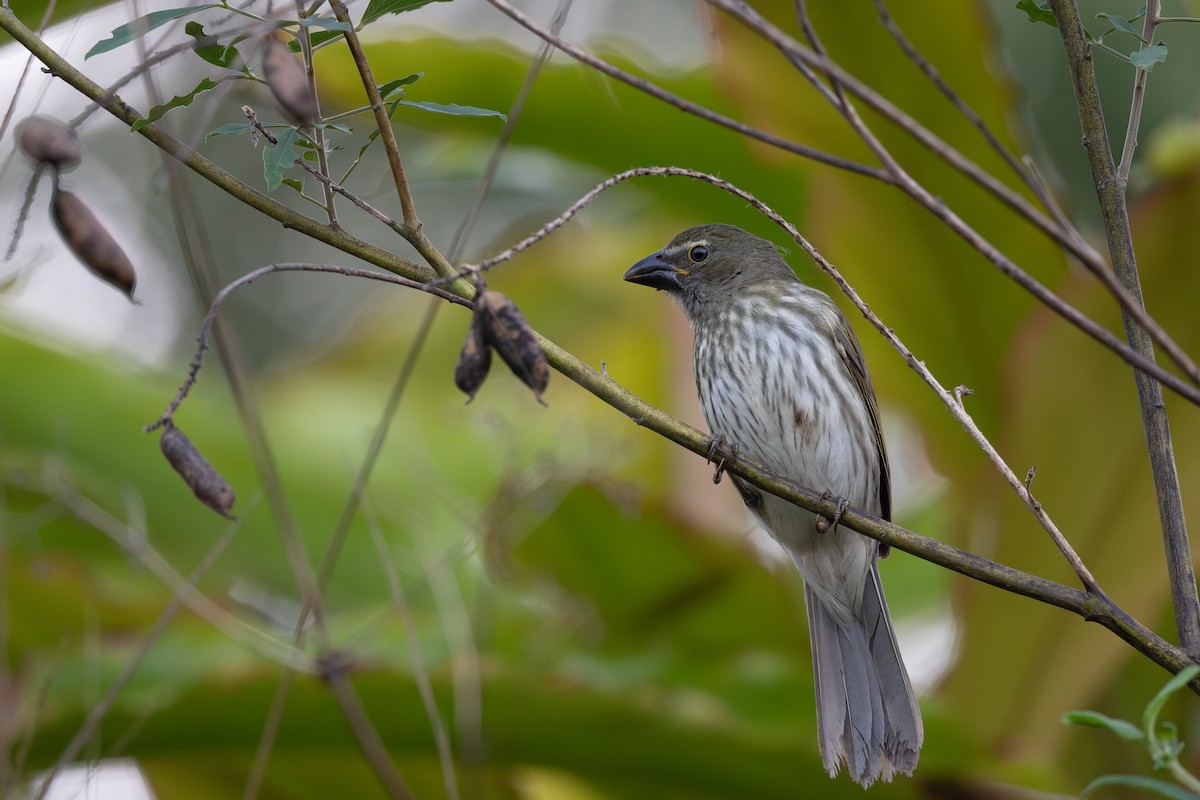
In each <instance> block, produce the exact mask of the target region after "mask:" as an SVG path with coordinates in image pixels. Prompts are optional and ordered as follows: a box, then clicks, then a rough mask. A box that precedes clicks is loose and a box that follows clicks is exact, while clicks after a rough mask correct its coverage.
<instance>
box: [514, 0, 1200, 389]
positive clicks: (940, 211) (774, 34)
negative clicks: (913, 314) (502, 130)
mask: <svg viewBox="0 0 1200 800" xmlns="http://www.w3.org/2000/svg"><path fill="white" fill-rule="evenodd" d="M498 1H499V0H491V2H498ZM708 2H709V3H711V4H713V5H715V6H718V7H720V8H722V9H724V10H726V11H728V12H729V13H731V14H733V15H734V16H735V17H737V18H738V19H740V20H742V22H743V23H745V24H746V25H747V26H749V27H750V28H751V29H752V30H754V31H756V32H758V33H759V34H760V35H761V36H763V37H764V38H765V39H767V40H768V41H770V42H771V43H772V44H773V45H775V46H776V47H777V48H779V49H780V50H782V51H784V52H790V53H792V54H794V55H795V56H796V57H797V58H800V59H801V60H803V61H805V62H806V63H809V64H811V65H813V66H814V67H815V68H816V69H819V70H820V71H822V72H823V73H824V74H825V75H826V76H827V77H828V78H829V80H830V81H831V82H833V83H835V85H841V86H844V87H845V89H846V90H847V91H849V92H851V93H853V94H854V95H855V96H856V97H858V98H860V99H861V100H863V101H864V102H865V103H867V105H869V106H870V107H871V108H873V109H875V110H876V111H879V112H880V113H882V114H884V116H886V117H887V118H888V119H890V120H891V121H892V122H894V123H896V124H897V125H900V127H901V128H902V129H904V130H905V131H906V132H909V133H910V134H911V135H913V136H914V137H915V138H917V139H918V141H921V142H922V144H925V145H926V147H928V148H929V149H930V150H931V151H932V152H934V153H936V154H938V155H939V156H941V157H942V158H943V159H944V160H946V162H947V163H949V164H951V166H955V167H956V168H957V169H959V170H960V171H962V172H963V173H964V174H966V175H968V176H969V177H973V178H975V179H976V180H977V181H978V182H979V183H980V185H981V186H983V187H984V188H986V189H987V190H988V191H990V192H991V193H992V194H994V195H995V196H996V197H998V198H1000V199H1001V200H1003V201H1004V202H1005V203H1007V204H1008V205H1009V206H1010V207H1011V208H1013V210H1014V211H1016V212H1017V213H1019V214H1021V215H1022V216H1024V217H1025V218H1026V219H1028V220H1029V221H1030V222H1032V223H1033V224H1034V225H1036V226H1037V227H1038V228H1040V229H1041V230H1042V231H1043V232H1045V233H1046V234H1047V235H1049V236H1050V237H1051V238H1053V239H1054V240H1056V241H1058V242H1059V243H1060V244H1061V245H1062V246H1063V247H1064V248H1065V249H1066V250H1067V251H1068V252H1070V253H1071V254H1072V255H1074V256H1075V257H1076V258H1078V259H1079V260H1080V263H1082V264H1083V265H1084V266H1085V267H1087V268H1088V269H1089V271H1091V272H1092V274H1093V275H1095V276H1096V277H1097V278H1099V279H1100V281H1101V283H1103V284H1104V286H1105V288H1106V289H1108V291H1109V293H1110V294H1112V295H1113V297H1114V298H1115V299H1116V300H1117V301H1118V303H1120V305H1121V309H1122V313H1123V314H1124V313H1125V312H1128V313H1129V314H1131V315H1133V317H1134V318H1135V319H1137V320H1138V321H1139V322H1140V324H1141V325H1142V326H1143V327H1145V328H1146V330H1147V331H1149V332H1150V337H1151V339H1152V340H1153V341H1155V342H1157V343H1158V344H1159V345H1160V346H1161V347H1162V348H1163V350H1164V351H1165V352H1166V353H1167V354H1168V355H1169V356H1170V357H1171V358H1172V360H1173V361H1175V363H1176V364H1178V365H1179V367H1180V369H1182V370H1183V371H1184V372H1185V373H1186V374H1187V375H1188V377H1189V378H1190V379H1191V380H1192V382H1193V383H1195V384H1200V367H1198V366H1197V365H1196V363H1195V362H1194V361H1193V360H1192V358H1191V357H1190V356H1189V355H1188V354H1187V352H1186V351H1185V350H1184V349H1183V348H1182V347H1180V346H1179V344H1178V343H1177V342H1176V341H1175V340H1174V339H1172V338H1171V337H1170V336H1169V335H1168V334H1167V333H1166V331H1165V330H1163V329H1162V327H1161V326H1160V325H1158V323H1157V322H1155V321H1154V320H1153V318H1151V317H1150V315H1149V314H1148V313H1146V309H1145V307H1144V305H1143V304H1142V302H1141V300H1140V296H1138V297H1135V296H1134V294H1133V293H1132V292H1130V291H1129V289H1128V287H1126V286H1124V285H1123V284H1122V282H1121V281H1119V280H1118V279H1117V278H1116V277H1115V276H1114V275H1113V274H1112V273H1111V272H1110V271H1109V269H1108V268H1107V265H1105V264H1104V262H1103V259H1102V258H1101V257H1100V256H1099V254H1097V253H1096V252H1095V251H1094V250H1093V249H1092V248H1091V247H1090V246H1087V245H1086V244H1085V243H1084V242H1083V239H1082V237H1081V236H1079V234H1078V233H1074V234H1069V233H1067V232H1064V231H1061V230H1058V229H1057V227H1056V226H1055V225H1054V223H1053V222H1051V220H1050V219H1049V218H1047V217H1046V216H1045V215H1043V214H1042V213H1041V212H1039V211H1037V210H1036V209H1034V208H1033V207H1032V206H1030V205H1029V204H1028V203H1027V202H1026V201H1025V199H1024V198H1022V197H1020V196H1019V195H1016V194H1015V193H1013V192H1012V191H1011V190H1010V189H1008V188H1007V187H1005V186H1004V185H1003V184H1000V183H999V182H998V181H996V180H995V178H994V177H992V176H991V175H990V174H988V173H986V172H984V171H983V170H981V169H980V168H979V167H978V166H977V165H976V164H974V163H973V162H971V161H969V160H967V159H966V158H965V157H963V156H962V155H961V154H959V153H958V152H957V151H955V150H954V149H953V148H951V147H950V146H949V145H948V144H946V143H945V142H942V141H941V140H940V139H937V137H935V136H933V134H932V133H929V132H928V131H927V130H925V129H924V128H922V127H921V126H920V125H919V124H917V123H916V122H915V120H911V118H908V116H907V115H906V114H904V113H903V112H902V111H900V110H899V109H898V108H896V107H895V106H894V105H892V104H891V102H890V101H887V100H886V99H884V98H882V97H881V96H879V95H878V94H877V93H876V92H874V91H873V90H871V89H870V88H869V87H866V86H865V85H863V84H862V83H861V82H860V81H858V80H857V79H856V78H854V76H852V75H850V74H849V73H847V72H846V71H845V70H843V69H842V68H841V67H839V66H838V65H837V64H835V63H833V62H831V61H829V60H828V59H827V58H826V57H825V56H824V55H822V54H819V53H816V52H814V51H813V50H810V49H809V48H806V47H804V46H803V45H801V44H800V43H799V42H797V41H796V40H795V39H793V38H792V37H790V36H788V35H787V34H786V33H784V32H783V31H782V30H780V29H779V28H778V27H777V26H775V25H773V24H771V23H770V22H769V21H768V20H766V19H765V18H763V17H762V16H761V15H760V14H758V13H757V12H756V11H754V10H753V9H752V8H750V7H749V6H747V5H745V4H744V3H741V2H738V0H708ZM838 108H839V110H841V111H842V112H843V114H844V115H845V116H846V119H847V121H848V122H849V123H850V124H851V126H852V127H853V128H854V129H855V131H856V132H857V133H858V134H859V136H860V137H861V138H862V139H863V141H864V142H865V143H866V144H867V146H868V147H870V148H871V150H872V152H874V153H875V155H876V157H877V158H879V159H880V160H881V161H882V163H883V164H884V167H885V170H886V171H887V172H888V174H889V175H890V177H891V178H892V180H891V183H892V185H894V186H896V187H897V188H898V189H900V190H901V191H903V192H904V193H905V194H907V195H908V196H910V197H912V198H913V199H914V200H916V201H917V202H918V203H920V204H921V206H922V207H924V208H925V209H927V210H928V211H930V212H931V213H932V214H933V215H934V216H935V217H937V218H938V219H940V220H941V221H942V222H943V223H944V224H945V225H946V226H947V227H948V228H950V230H952V231H954V232H955V233H957V234H958V235H959V236H960V237H962V238H963V239H964V240H965V241H966V242H967V243H968V244H969V245H971V246H972V247H973V248H975V249H976V250H978V251H979V252H980V253H981V254H982V255H983V256H984V257H985V258H986V259H987V260H988V261H991V262H992V264H994V265H995V266H996V267H997V269H999V270H1000V272H1001V274H1003V275H1005V276H1006V277H1008V278H1010V279H1012V280H1013V281H1015V282H1016V283H1017V284H1018V285H1020V286H1021V288H1023V289H1025V290H1026V291H1027V292H1029V293H1030V294H1032V295H1033V296H1034V297H1035V298H1037V300H1038V301H1039V302H1041V303H1043V304H1044V305H1046V306H1048V307H1049V308H1050V309H1051V310H1053V311H1054V312H1055V313H1057V314H1059V315H1060V316H1062V317H1063V318H1064V319H1066V320H1067V321H1068V322H1070V323H1071V324H1073V325H1075V326H1076V327H1078V328H1080V330H1082V331H1083V332H1084V333H1087V334H1088V335H1089V336H1091V337H1092V338H1094V339H1097V340H1098V341H1100V342H1101V344H1104V345H1105V346H1106V347H1108V348H1109V349H1113V350H1116V348H1118V347H1124V343H1122V342H1121V341H1120V340H1119V339H1118V338H1117V337H1115V336H1113V335H1112V333H1111V332H1109V331H1108V330H1107V329H1106V328H1104V327H1102V326H1100V325H1098V324H1096V323H1095V322H1094V321H1091V320H1089V319H1088V318H1087V317H1085V316H1084V315H1082V314H1080V313H1079V312H1078V311H1076V310H1075V309H1073V308H1071V307H1070V306H1068V305H1067V304H1066V303H1063V302H1062V301H1061V300H1060V299H1058V298H1057V297H1056V296H1055V295H1054V293H1053V292H1051V291H1050V290H1049V289H1048V288H1046V287H1045V286H1043V285H1042V284H1041V283H1040V282H1038V281H1037V280H1035V279H1034V278H1033V277H1032V276H1031V275H1029V274H1028V273H1027V272H1025V271H1024V270H1022V269H1021V268H1020V267H1019V266H1017V264H1016V263H1014V262H1013V261H1012V260H1011V259H1009V258H1008V257H1007V256H1006V255H1004V254H1003V253H1002V252H1001V251H1000V250H999V249H998V248H997V247H996V246H995V245H993V244H992V243H991V242H989V241H988V240H987V239H985V238H984V237H983V236H982V235H981V234H979V232H978V231H976V230H975V229H974V228H972V227H971V226H970V225H968V224H967V223H966V222H965V221H964V220H963V219H962V218H961V217H960V216H959V215H958V214H956V213H955V212H954V211H952V210H951V209H950V208H949V207H948V206H946V204H945V203H944V202H943V201H941V200H940V199H939V198H937V197H935V196H934V195H933V194H932V193H931V192H930V191H929V190H928V189H926V188H925V187H924V186H922V185H921V184H920V183H919V182H918V181H916V180H915V179H913V178H912V176H910V175H909V174H908V173H907V172H906V171H905V170H904V169H903V168H902V167H901V166H900V164H899V162H897V161H896V159H895V158H893V157H892V156H891V154H890V153H889V152H888V151H887V149H886V148H885V147H884V146H883V144H882V143H881V142H880V141H879V139H878V137H876V136H875V135H874V134H873V133H872V132H871V131H870V129H869V128H868V127H867V126H866V124H865V123H864V122H863V121H862V119H861V118H860V117H859V116H858V114H857V112H856V111H855V110H854V108H853V106H852V105H850V104H849V103H842V104H840V105H839V106H838ZM902 120H904V121H903V123H902ZM1123 353H1124V354H1123V355H1122V357H1123V358H1125V359H1126V360H1129V358H1130V356H1131V355H1132V356H1134V357H1137V358H1138V359H1139V360H1140V361H1141V362H1145V363H1144V364H1139V366H1141V367H1142V368H1143V369H1148V370H1149V371H1151V372H1152V373H1153V372H1154V368H1155V367H1157V365H1156V364H1152V363H1151V362H1150V361H1149V360H1147V359H1144V358H1141V356H1140V355H1139V354H1137V353H1135V352H1134V351H1133V350H1131V349H1129V348H1125V349H1124V351H1123ZM1155 375H1156V377H1158V375H1157V373H1155ZM1160 380H1161V377H1160Z"/></svg>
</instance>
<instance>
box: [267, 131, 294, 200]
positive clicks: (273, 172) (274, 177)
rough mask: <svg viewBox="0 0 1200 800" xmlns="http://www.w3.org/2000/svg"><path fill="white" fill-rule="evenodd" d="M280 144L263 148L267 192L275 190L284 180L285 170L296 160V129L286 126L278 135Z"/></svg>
mask: <svg viewBox="0 0 1200 800" xmlns="http://www.w3.org/2000/svg"><path fill="white" fill-rule="evenodd" d="M276 140H277V141H278V144H276V145H275V146H274V147H266V148H263V177H264V178H266V180H267V192H273V191H275V190H276V189H278V188H279V184H280V183H282V182H283V173H284V171H285V170H286V169H287V168H288V167H290V166H292V164H294V163H295V162H296V157H297V153H296V150H295V147H294V146H295V144H296V129H295V128H285V129H284V130H283V131H282V132H281V133H280V134H279V136H277V137H276Z"/></svg>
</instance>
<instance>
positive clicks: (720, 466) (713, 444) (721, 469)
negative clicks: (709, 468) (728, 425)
mask: <svg viewBox="0 0 1200 800" xmlns="http://www.w3.org/2000/svg"><path fill="white" fill-rule="evenodd" d="M724 444H725V435H724V434H721V433H718V434H717V435H716V436H714V437H712V439H711V440H710V441H709V443H708V458H706V459H705V462H706V463H709V464H711V463H712V462H714V461H717V450H719V449H720V448H721V447H722V446H723V445H724ZM730 450H731V452H732V456H733V457H734V458H737V451H738V446H737V445H736V444H734V445H731V446H730ZM724 474H725V457H724V456H721V459H720V461H717V468H716V469H715V470H713V483H720V482H721V476H722V475H724Z"/></svg>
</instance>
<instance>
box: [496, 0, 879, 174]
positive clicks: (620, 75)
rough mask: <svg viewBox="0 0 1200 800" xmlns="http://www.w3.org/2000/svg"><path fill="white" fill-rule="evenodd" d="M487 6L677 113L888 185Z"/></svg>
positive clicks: (506, 9)
mask: <svg viewBox="0 0 1200 800" xmlns="http://www.w3.org/2000/svg"><path fill="white" fill-rule="evenodd" d="M488 2H490V3H491V4H492V5H493V6H495V7H496V8H497V9H498V10H500V11H501V12H502V13H504V14H506V15H507V16H508V17H509V18H511V19H512V20H513V21H515V22H516V23H517V24H518V25H520V26H521V27H523V28H525V29H526V30H528V31H530V32H531V33H533V34H534V35H536V36H538V37H539V38H541V39H542V40H544V41H547V42H550V43H551V44H553V45H554V46H555V47H557V48H558V49H559V50H561V51H563V52H564V53H566V54H567V55H569V56H570V57H571V58H573V59H575V60H576V61H579V62H581V63H584V64H587V65H588V66H589V67H592V68H593V69H595V70H597V71H598V72H602V73H604V74H605V75H608V76H609V77H610V78H616V79H617V80H619V81H621V82H622V83H626V84H628V85H630V86H632V87H633V88H635V89H638V90H639V91H642V92H645V93H646V94H648V95H650V96H651V97H654V98H657V99H659V100H661V101H663V102H664V103H667V104H669V105H672V106H674V107H676V108H678V109H679V110H680V111H685V112H687V113H688V114H693V115H695V116H697V117H699V118H700V119H703V120H705V121H707V122H712V123H714V124H716V125H720V126H721V127H723V128H729V129H730V130H732V131H737V132H738V133H740V134H742V135H743V136H747V137H749V138H751V139H756V140H758V141H760V142H764V143H766V144H769V145H771V146H772V147H778V148H779V149H780V150H786V151H788V152H791V153H796V154H797V155H801V156H804V157H805V158H808V159H811V160H812V161H817V162H819V163H821V164H828V165H829V166H831V167H835V168H837V169H842V170H846V171H847V172H853V173H856V174H859V175H866V176H868V177H871V178H875V179H876V180H880V181H883V182H884V183H890V182H891V181H890V179H889V178H888V176H887V175H886V174H885V173H884V172H883V171H882V170H880V169H879V168H878V167H871V166H867V165H865V164H859V163H857V162H855V161H850V160H848V159H844V158H839V157H837V156H833V155H830V154H829V153H825V152H822V151H820V150H817V149H815V148H812V147H806V146H805V145H802V144H799V143H797V142H791V141H788V140H787V139H783V138H781V137H779V136H775V135H773V134H770V133H766V132H764V131H760V130H758V129H757V128H752V127H750V126H749V125H746V124H745V123H742V122H739V121H737V120H735V119H732V118H731V117H726V116H724V115H723V114H718V113H716V112H715V111H712V110H710V109H707V108H705V107H704V106H701V105H699V104H698V103H693V102H692V101H690V100H687V99H685V98H683V97H680V96H679V95H676V94H672V93H671V92H668V91H667V90H665V89H663V88H661V87H659V86H657V85H655V84H653V83H651V82H650V81H647V80H644V79H643V78H639V77H637V76H636V75H631V74H630V73H628V72H625V71H624V70H622V69H620V68H619V67H615V66H613V65H612V64H609V63H608V62H607V61H604V60H603V59H600V58H597V57H596V56H594V55H592V54H591V53H588V52H587V51H586V50H583V49H581V48H579V47H576V46H575V45H573V44H571V43H570V42H568V41H566V40H565V39H563V38H562V37H561V36H559V35H558V34H556V33H554V32H552V31H551V30H549V29H548V28H546V27H545V26H543V25H539V24H538V23H537V22H536V21H535V20H533V19H532V18H530V17H528V16H526V15H525V14H522V13H521V12H520V11H518V10H517V9H516V8H514V7H513V6H512V5H511V4H509V3H508V2H506V0H488Z"/></svg>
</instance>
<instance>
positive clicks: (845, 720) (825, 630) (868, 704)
mask: <svg viewBox="0 0 1200 800" xmlns="http://www.w3.org/2000/svg"><path fill="white" fill-rule="evenodd" d="M805 600H806V603H807V606H808V627H809V639H810V641H811V642H812V657H813V675H814V678H815V681H816V687H817V734H818V740H819V742H820V746H821V760H822V761H823V762H824V763H825V770H826V771H827V772H828V773H829V774H830V775H831V776H832V775H836V774H837V772H838V769H839V767H840V764H841V763H842V762H845V764H846V769H847V771H848V772H849V773H850V777H851V778H853V779H854V780H856V781H858V782H859V783H861V784H862V785H863V786H864V787H866V786H870V785H871V784H872V783H874V782H875V781H876V780H879V779H882V780H885V781H890V780H891V779H892V776H893V775H895V774H896V773H897V772H902V773H904V774H906V775H911V774H912V771H913V770H914V769H915V768H916V766H917V756H918V754H919V751H920V749H921V742H922V740H923V739H924V737H925V733H924V728H923V726H922V724H921V711H920V709H919V708H918V707H917V700H916V697H914V696H913V691H912V685H911V684H910V683H909V681H908V672H906V671H905V669H904V662H903V661H901V660H900V651H899V649H898V648H897V647H896V636H895V634H894V633H893V632H892V623H891V620H890V619H889V618H888V609H887V601H886V600H884V598H883V587H882V586H881V585H880V583H879V566H878V564H872V566H871V572H870V574H869V575H868V578H867V581H866V584H865V586H864V587H863V603H862V613H861V618H860V619H852V620H850V621H849V622H848V623H842V622H839V621H838V620H837V619H835V618H834V616H833V615H832V614H830V612H829V610H828V609H827V608H826V607H825V606H824V605H822V603H821V601H820V600H819V599H818V598H817V596H816V595H815V594H814V593H813V592H812V590H811V589H808V588H806V589H805Z"/></svg>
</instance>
